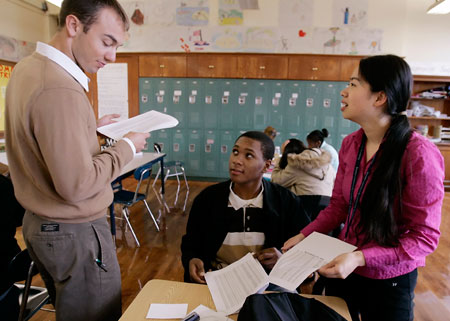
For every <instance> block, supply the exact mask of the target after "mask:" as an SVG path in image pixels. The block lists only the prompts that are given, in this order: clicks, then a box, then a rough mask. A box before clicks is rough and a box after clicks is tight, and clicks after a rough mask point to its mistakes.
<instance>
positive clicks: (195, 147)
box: [186, 129, 205, 176]
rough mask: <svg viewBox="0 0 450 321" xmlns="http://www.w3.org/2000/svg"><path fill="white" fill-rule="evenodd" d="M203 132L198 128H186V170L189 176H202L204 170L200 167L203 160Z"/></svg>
mask: <svg viewBox="0 0 450 321" xmlns="http://www.w3.org/2000/svg"><path fill="white" fill-rule="evenodd" d="M202 136H203V132H202V131H201V130H199V129H189V130H188V142H187V145H188V157H187V164H186V165H187V166H186V167H187V171H188V172H189V175H191V176H204V175H205V171H204V169H203V168H202V160H203V156H204V153H203V148H204V144H203V137H202Z"/></svg>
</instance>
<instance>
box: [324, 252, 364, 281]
mask: <svg viewBox="0 0 450 321" xmlns="http://www.w3.org/2000/svg"><path fill="white" fill-rule="evenodd" d="M364 265H366V259H365V258H364V254H363V253H362V252H361V251H356V252H352V253H345V254H341V255H339V256H337V257H336V258H335V259H334V260H333V261H331V262H330V263H328V264H325V265H324V266H322V267H321V268H320V269H319V273H320V274H321V275H323V276H324V277H327V278H335V279H345V278H346V277H347V276H349V274H350V273H352V272H353V271H354V270H355V269H356V268H357V267H358V266H364Z"/></svg>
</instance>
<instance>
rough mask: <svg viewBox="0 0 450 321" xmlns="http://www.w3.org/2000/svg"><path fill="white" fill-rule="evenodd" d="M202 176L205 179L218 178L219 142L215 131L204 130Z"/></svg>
mask: <svg viewBox="0 0 450 321" xmlns="http://www.w3.org/2000/svg"><path fill="white" fill-rule="evenodd" d="M203 142H204V144H203V152H204V158H203V164H204V174H203V175H202V176H207V177H220V154H219V151H220V145H219V144H220V140H219V136H218V132H217V131H216V130H205V133H204V138H203Z"/></svg>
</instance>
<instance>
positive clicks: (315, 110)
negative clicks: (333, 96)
mask: <svg viewBox="0 0 450 321" xmlns="http://www.w3.org/2000/svg"><path fill="white" fill-rule="evenodd" d="M321 89H322V85H321V83H320V82H310V81H308V82H306V84H305V97H304V100H303V107H302V111H303V113H304V117H303V126H302V131H303V132H304V133H305V134H306V133H309V132H311V131H313V130H315V129H321V128H319V127H320V126H321V125H320V124H321V123H322V120H323V118H322V109H323V108H322V92H321Z"/></svg>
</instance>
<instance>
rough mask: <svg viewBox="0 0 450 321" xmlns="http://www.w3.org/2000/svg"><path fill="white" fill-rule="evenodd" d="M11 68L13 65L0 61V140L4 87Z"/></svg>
mask: <svg viewBox="0 0 450 321" xmlns="http://www.w3.org/2000/svg"><path fill="white" fill-rule="evenodd" d="M13 66H14V64H13V63H11V62H6V61H2V60H0V138H3V137H4V131H5V96H6V86H7V85H8V81H9V78H10V77H11V72H12V69H13Z"/></svg>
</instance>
